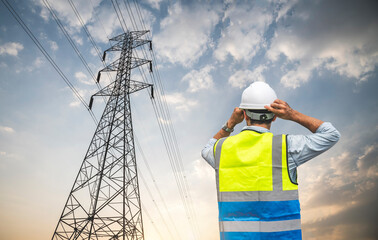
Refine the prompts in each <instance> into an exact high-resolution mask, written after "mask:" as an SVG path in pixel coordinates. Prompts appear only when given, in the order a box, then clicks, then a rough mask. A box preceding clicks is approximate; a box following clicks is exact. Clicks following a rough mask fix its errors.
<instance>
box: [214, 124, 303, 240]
mask: <svg viewBox="0 0 378 240" xmlns="http://www.w3.org/2000/svg"><path fill="white" fill-rule="evenodd" d="M214 156H215V169H216V178H217V179H216V180H217V190H218V191H217V192H218V208H219V223H220V224H219V225H220V232H221V239H227V240H228V239H301V235H302V234H301V230H300V229H301V223H300V206H299V201H298V186H297V185H296V184H295V183H293V182H292V181H291V180H290V176H289V172H288V167H287V166H288V165H287V156H286V136H285V135H278V136H273V134H272V133H257V132H254V131H250V130H245V131H242V132H241V133H239V134H237V135H235V136H231V137H228V138H222V139H220V140H218V141H217V142H216V144H215V146H214Z"/></svg>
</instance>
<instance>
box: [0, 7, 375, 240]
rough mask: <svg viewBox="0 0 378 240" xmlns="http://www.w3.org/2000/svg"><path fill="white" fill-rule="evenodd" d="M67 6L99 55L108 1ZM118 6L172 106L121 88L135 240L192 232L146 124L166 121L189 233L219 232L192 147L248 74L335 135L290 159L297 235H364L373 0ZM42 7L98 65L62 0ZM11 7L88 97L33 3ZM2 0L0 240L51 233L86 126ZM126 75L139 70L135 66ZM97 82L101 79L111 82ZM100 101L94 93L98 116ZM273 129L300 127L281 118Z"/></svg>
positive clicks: (371, 194) (58, 35)
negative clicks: (133, 142)
mask: <svg viewBox="0 0 378 240" xmlns="http://www.w3.org/2000/svg"><path fill="white" fill-rule="evenodd" d="M74 2H75V5H76V8H77V10H78V12H79V14H80V16H81V18H82V20H83V23H84V24H85V26H86V27H87V29H88V31H89V32H90V34H91V36H92V37H93V39H94V41H95V42H96V44H97V45H98V46H99V48H100V51H104V50H106V49H107V48H109V42H108V39H109V38H111V37H114V36H116V35H118V34H121V33H122V31H123V30H122V28H121V25H120V22H119V20H118V18H117V15H116V13H115V11H114V8H113V6H112V5H111V1H101V0H82V1H74ZM118 2H119V4H120V8H121V10H122V12H123V16H124V17H125V21H126V25H127V27H128V29H130V30H141V29H142V24H141V22H140V21H137V23H136V26H133V24H132V22H131V20H130V17H131V14H132V13H134V14H135V16H136V13H137V12H136V8H135V3H136V2H138V4H139V8H140V12H141V15H142V17H143V22H144V24H145V26H146V28H148V30H150V31H151V32H150V34H148V35H147V38H148V39H151V40H152V43H153V49H154V50H153V51H154V53H155V56H156V59H154V60H155V62H154V64H155V65H156V66H157V68H158V69H159V72H158V73H159V75H160V77H161V81H162V83H163V86H164V93H165V99H166V102H167V104H168V106H169V109H170V113H171V118H169V119H162V118H156V116H155V114H154V111H153V108H152V103H151V100H150V98H149V95H148V91H146V90H144V91H140V92H138V93H135V94H134V95H133V96H132V98H131V101H132V113H133V115H132V117H133V123H134V132H135V136H136V138H137V139H138V142H139V143H140V145H141V147H142V149H143V154H144V155H145V159H146V161H147V162H148V164H149V166H150V168H151V172H152V173H153V177H152V176H151V175H150V174H149V171H148V169H147V167H146V164H145V162H144V161H143V160H142V159H143V158H142V154H141V151H140V150H137V152H136V156H137V162H138V168H139V173H140V177H143V179H144V181H140V190H141V198H142V206H143V216H144V231H145V239H147V240H148V239H183V240H184V239H194V234H193V231H192V229H191V228H190V224H189V223H188V219H187V216H186V213H185V210H184V207H183V204H182V202H181V199H180V196H179V192H178V187H177V185H176V182H175V179H174V176H173V171H172V168H171V165H170V162H169V160H168V156H167V153H166V151H165V147H164V142H163V139H162V136H161V134H160V131H159V125H158V122H157V121H160V123H162V124H171V125H172V126H173V127H174V129H175V134H176V137H177V142H178V144H179V146H180V147H179V148H180V152H181V155H182V160H183V168H184V175H185V178H186V181H187V182H188V185H189V187H190V196H191V199H192V204H193V208H194V209H195V215H196V218H195V221H196V224H197V226H198V228H199V230H198V235H199V238H196V239H203V240H205V239H206V240H208V239H219V236H218V235H219V234H218V221H217V214H218V213H217V200H216V188H215V174H214V170H213V169H212V168H211V167H210V166H209V165H208V164H207V163H206V162H205V161H204V160H203V159H202V158H201V155H200V152H201V150H202V148H203V147H204V146H205V144H206V143H207V142H208V140H209V139H210V138H211V137H212V136H213V135H214V134H215V133H216V132H218V131H219V129H220V128H221V126H222V125H223V124H224V122H225V121H227V119H228V118H229V116H230V115H231V113H232V111H233V108H234V107H237V106H239V104H240V97H241V93H242V91H243V90H244V88H246V87H247V86H248V85H249V84H251V83H252V82H254V81H265V82H267V83H269V84H270V85H271V86H272V88H273V89H275V91H276V93H277V96H278V97H279V98H280V99H283V100H284V101H286V102H288V103H289V104H290V106H291V107H292V108H293V109H295V110H298V111H300V112H302V113H304V114H306V115H310V116H312V117H315V118H318V119H321V120H323V121H327V122H331V123H332V124H333V125H334V126H335V127H336V128H337V129H338V130H339V131H340V133H341V139H340V141H339V142H338V143H337V144H336V145H335V146H334V147H333V148H331V149H330V150H329V151H327V152H326V153H324V154H322V155H320V156H318V157H316V158H314V159H312V160H311V161H309V162H307V163H305V164H304V165H302V166H300V167H299V168H298V181H299V195H300V202H301V209H302V225H303V226H302V227H303V238H304V239H310V240H311V239H332V240H334V239H335V240H338V239H343V240H349V239H350V240H352V239H361V240H368V239H376V236H378V229H377V228H376V223H377V221H378V207H377V204H376V203H377V201H378V162H377V153H378V138H377V136H378V134H377V132H378V125H377V123H378V104H377V102H378V101H377V100H378V97H377V94H376V91H377V90H378V75H377V73H378V68H377V65H378V28H377V26H378V15H377V14H376V13H377V9H378V3H377V1H364V0H362V1H352V0H345V1H335V0H327V1H325V0H316V1H298V0H281V1H273V0H267V1H231V0H228V1H223V2H222V1H174V0H170V1H163V0H141V1H136V2H135V1H128V2H129V4H130V8H131V13H130V12H127V10H126V9H125V7H124V6H125V5H124V4H125V3H126V2H127V1H118ZM49 3H50V5H51V6H52V7H53V8H54V10H55V12H56V14H57V16H58V17H59V19H60V21H61V23H62V24H63V25H64V27H65V29H66V31H67V32H68V33H69V35H70V36H71V37H72V39H73V41H74V43H75V45H76V46H77V48H78V49H79V51H80V52H81V54H82V56H83V57H84V59H85V61H86V62H87V63H88V66H89V69H90V71H92V72H93V73H94V75H97V72H98V71H99V70H101V69H102V68H103V65H102V63H101V61H100V59H99V57H98V56H97V54H96V51H95V49H94V48H93V46H92V45H91V42H90V40H89V39H88V37H87V35H86V34H85V31H84V29H83V28H82V25H81V23H80V21H79V20H78V19H77V17H76V15H75V13H74V11H73V10H72V8H71V6H70V5H69V4H68V1H63V0H55V1H49ZM11 4H12V6H13V8H14V9H15V10H16V12H17V13H18V14H19V15H20V16H21V18H22V19H23V21H24V22H25V24H26V25H27V26H28V27H29V28H30V30H31V31H32V32H33V34H34V35H35V36H36V38H37V39H38V40H39V41H40V43H41V45H42V46H43V47H44V48H45V50H46V51H47V52H48V53H49V55H50V56H51V58H52V59H54V61H55V62H56V64H57V65H58V66H59V67H60V69H61V70H62V72H63V73H64V74H65V75H66V77H67V78H68V79H69V80H70V82H72V84H73V85H74V86H75V88H76V89H77V90H78V91H79V93H80V95H81V96H82V97H83V99H84V100H85V101H87V102H89V99H90V97H91V95H92V94H94V93H96V92H97V91H98V89H97V87H96V85H95V84H94V82H93V80H92V79H91V78H92V77H91V74H90V71H88V69H87V68H86V67H85V65H84V64H83V63H82V61H80V59H79V57H78V55H77V54H76V53H75V51H74V49H73V48H72V47H71V45H70V44H69V42H68V41H67V39H66V37H65V35H64V34H63V33H62V31H61V29H60V28H59V27H58V25H57V23H56V22H55V21H54V19H53V18H52V16H51V15H50V12H49V11H48V10H47V8H46V7H45V5H44V2H43V0H31V1H22V0H15V1H12V3H11ZM0 5H1V7H0V72H1V74H0V222H1V224H0V239H8V240H23V239H25V240H26V239H31V240H34V239H49V238H51V236H52V234H53V232H54V229H55V227H56V224H57V222H58V219H59V217H60V214H61V211H62V209H63V207H64V204H65V202H66V199H67V197H68V194H69V191H70V189H71V187H72V184H73V182H74V179H75V177H76V175H77V173H78V171H79V168H80V165H81V163H82V161H83V158H84V156H85V153H86V150H87V148H88V146H89V143H90V140H91V138H92V136H93V133H94V131H95V127H96V126H95V124H94V122H93V120H92V118H91V116H90V115H89V114H88V111H87V109H86V108H85V107H84V106H83V105H82V104H81V103H80V101H78V99H77V98H76V96H75V95H74V94H73V93H72V91H71V90H70V89H69V88H68V87H67V85H66V84H65V82H64V81H63V80H62V78H61V77H60V76H59V74H58V73H57V72H56V71H55V70H54V68H53V67H52V66H51V64H50V63H49V62H48V60H47V59H46V58H45V57H44V55H43V54H42V53H41V52H40V51H39V49H38V48H37V47H36V45H35V44H34V43H33V42H32V41H31V39H30V38H29V36H28V35H27V34H26V33H25V32H24V30H23V29H22V28H21V27H20V25H18V23H17V22H16V21H15V19H14V18H13V17H12V15H11V14H10V13H9V11H8V10H7V8H6V7H5V6H4V4H3V3H0ZM109 58H110V59H113V60H114V59H116V55H110V56H109ZM109 62H110V60H109ZM145 67H146V66H145ZM146 71H147V67H146ZM133 74H134V75H133ZM103 75H104V74H103ZM132 77H133V78H134V79H136V80H140V79H141V76H140V74H138V72H136V71H134V72H133V73H132ZM101 81H103V83H102V84H104V86H105V84H106V83H110V81H111V80H110V79H107V78H106V76H105V77H104V78H102V79H101ZM104 107H105V104H104V103H103V102H102V101H101V100H97V101H95V104H94V113H95V115H96V117H97V118H98V119H99V118H100V116H101V113H102V111H103V109H104ZM243 125H245V123H242V124H240V125H238V126H237V127H236V130H235V132H234V134H236V133H237V132H238V131H240V129H241V128H242V127H243ZM272 132H273V133H274V134H281V133H287V134H311V133H310V132H309V131H308V130H307V129H305V128H304V127H302V126H300V125H298V124H296V123H294V122H290V121H285V120H280V119H278V120H277V121H276V122H274V123H273V125H272ZM154 182H155V183H156V185H157V186H158V188H155V184H154ZM148 191H150V192H151V194H149V193H148ZM159 191H160V193H161V195H162V197H163V199H164V200H163V201H164V203H163V201H162V200H161V198H160V197H159V194H158V192H159ZM155 204H156V205H158V206H159V208H160V211H161V214H159V211H158V209H157V208H156V205H155ZM164 204H166V206H167V207H166V208H164V207H163V205H164ZM161 216H163V217H161Z"/></svg>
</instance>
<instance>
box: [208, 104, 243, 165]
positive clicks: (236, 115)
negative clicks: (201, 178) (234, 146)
mask: <svg viewBox="0 0 378 240" xmlns="http://www.w3.org/2000/svg"><path fill="white" fill-rule="evenodd" d="M243 119H244V113H243V110H241V109H240V108H235V109H234V112H233V113H232V115H231V117H230V118H229V119H228V121H227V127H228V128H231V129H232V128H234V127H235V126H236V125H237V124H238V123H241V122H242V121H243ZM228 136H230V133H229V132H226V131H225V130H223V129H221V130H219V132H217V133H216V134H215V135H214V137H213V138H212V139H210V141H209V142H208V143H207V144H206V146H205V148H204V149H202V151H201V155H202V157H203V158H204V159H205V160H206V162H207V163H209V164H210V166H212V167H213V168H215V158H214V153H213V147H214V145H215V143H216V142H217V140H218V139H220V138H223V137H228Z"/></svg>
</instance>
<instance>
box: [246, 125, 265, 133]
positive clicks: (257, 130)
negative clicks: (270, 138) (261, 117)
mask: <svg viewBox="0 0 378 240" xmlns="http://www.w3.org/2000/svg"><path fill="white" fill-rule="evenodd" d="M243 130H252V131H256V132H259V133H266V132H270V131H269V130H268V129H266V128H264V127H258V126H245V127H243V129H242V131H243Z"/></svg>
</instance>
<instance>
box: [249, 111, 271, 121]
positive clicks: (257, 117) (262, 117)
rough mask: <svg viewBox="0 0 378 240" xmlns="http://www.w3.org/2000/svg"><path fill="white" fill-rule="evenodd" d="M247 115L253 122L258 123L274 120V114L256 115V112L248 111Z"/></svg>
mask: <svg viewBox="0 0 378 240" xmlns="http://www.w3.org/2000/svg"><path fill="white" fill-rule="evenodd" d="M245 113H246V114H247V116H248V117H249V118H250V119H252V120H256V121H267V120H271V119H273V118H274V113H271V112H269V113H256V112H251V111H248V110H246V111H245Z"/></svg>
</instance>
